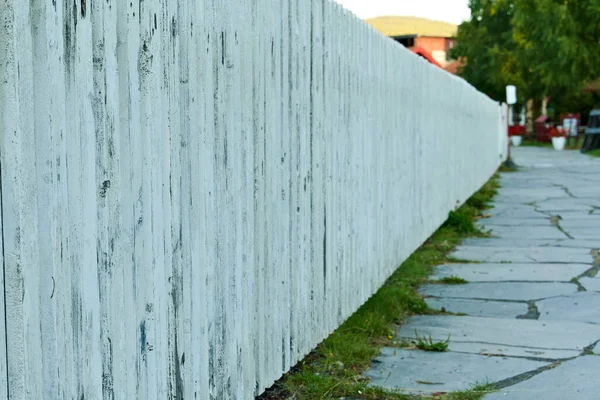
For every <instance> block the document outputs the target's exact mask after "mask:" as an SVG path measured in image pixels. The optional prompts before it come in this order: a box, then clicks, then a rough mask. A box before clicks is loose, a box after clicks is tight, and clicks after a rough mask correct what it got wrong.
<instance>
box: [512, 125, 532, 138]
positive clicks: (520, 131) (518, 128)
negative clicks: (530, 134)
mask: <svg viewBox="0 0 600 400" xmlns="http://www.w3.org/2000/svg"><path fill="white" fill-rule="evenodd" d="M526 133H527V129H526V128H525V127H524V126H523V125H513V126H509V127H508V136H509V137H510V136H525V134H526Z"/></svg>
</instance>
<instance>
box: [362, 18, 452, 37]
mask: <svg viewBox="0 0 600 400" xmlns="http://www.w3.org/2000/svg"><path fill="white" fill-rule="evenodd" d="M365 22H367V23H368V24H370V25H371V26H373V28H375V29H377V30H378V31H379V32H381V33H383V34H384V35H386V36H403V35H417V36H429V37H456V32H457V29H458V28H457V26H456V25H454V24H450V23H448V22H442V21H432V20H430V19H425V18H417V17H377V18H371V19H367V20H365Z"/></svg>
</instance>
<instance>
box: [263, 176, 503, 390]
mask: <svg viewBox="0 0 600 400" xmlns="http://www.w3.org/2000/svg"><path fill="white" fill-rule="evenodd" d="M498 186H499V184H498V177H497V176H495V177H494V178H492V179H491V180H490V181H489V182H487V183H486V184H485V185H484V186H483V187H482V188H481V189H480V190H479V191H478V192H477V193H476V194H475V195H473V197H471V199H469V200H468V201H467V202H466V203H465V205H463V206H462V207H460V208H459V209H457V210H455V211H452V212H451V213H450V215H449V218H448V221H446V223H444V224H443V225H442V226H441V227H440V228H439V229H438V230H437V231H436V232H435V233H434V234H433V235H432V236H431V237H430V238H429V239H428V240H427V241H426V242H425V243H424V244H423V245H422V246H421V247H420V248H419V249H418V250H417V251H416V252H414V253H413V254H412V255H411V256H410V257H409V258H408V259H407V260H406V261H405V262H404V263H402V265H401V266H400V268H398V269H397V270H396V271H395V272H394V273H393V274H392V276H391V277H390V278H389V279H388V280H387V281H386V283H385V284H384V285H383V287H381V289H379V291H377V293H375V294H374V295H373V296H372V297H371V298H370V299H369V300H368V301H367V302H366V303H365V304H364V305H363V306H362V307H361V308H360V309H359V310H358V311H357V312H356V313H354V314H353V315H352V316H351V317H350V318H348V320H346V322H344V323H343V324H342V325H341V326H340V327H339V328H338V329H337V330H336V331H335V332H333V333H332V334H331V335H330V336H329V337H328V338H327V339H325V340H324V341H323V342H322V343H321V344H320V345H319V346H318V347H317V348H316V349H315V350H314V351H312V352H311V353H310V354H309V355H308V356H307V357H306V358H305V359H304V360H303V361H301V362H300V363H299V364H298V365H297V366H296V367H294V368H293V369H292V371H291V372H289V373H288V374H286V376H284V377H283V378H282V379H281V380H280V381H279V382H278V383H277V384H276V385H275V386H274V387H273V388H272V389H271V390H270V391H269V392H267V394H265V395H264V396H263V397H262V398H263V399H269V400H271V399H287V398H294V399H297V400H315V399H339V398H340V397H348V398H355V399H363V400H370V399H382V400H408V399H415V396H408V395H402V394H398V393H391V392H387V391H385V390H383V389H378V388H370V387H368V386H367V383H368V382H367V381H365V379H364V378H363V375H362V373H363V372H364V371H365V370H366V369H367V368H368V367H369V366H370V365H371V362H372V360H373V359H374V358H375V357H376V356H377V355H378V354H379V352H380V349H381V347H383V346H394V347H398V346H397V345H398V343H397V342H396V341H394V327H396V326H397V325H399V324H401V323H402V322H403V321H405V320H406V319H407V318H408V317H409V316H411V315H415V314H431V313H436V311H435V310H431V309H429V308H428V306H427V304H426V303H425V301H424V300H423V298H422V297H421V296H420V295H419V293H418V292H417V288H418V287H419V285H420V284H422V283H426V282H427V281H428V277H429V276H430V275H431V274H432V272H433V269H434V267H435V266H436V265H440V264H444V263H446V262H449V258H448V254H449V253H450V252H451V251H452V250H454V249H455V248H456V246H457V245H458V244H459V243H460V242H461V240H462V239H465V238H467V237H481V236H485V234H484V233H482V232H481V231H479V230H478V229H477V228H476V226H475V225H474V224H473V221H475V219H476V218H477V217H479V216H480V215H481V214H482V212H483V211H484V210H485V209H487V208H488V207H489V203H490V201H491V199H492V197H493V196H494V195H495V194H496V191H497V188H498ZM456 399H458V398H456ZM465 399H468V398H467V397H465Z"/></svg>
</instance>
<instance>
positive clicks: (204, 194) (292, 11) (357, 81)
mask: <svg viewBox="0 0 600 400" xmlns="http://www.w3.org/2000/svg"><path fill="white" fill-rule="evenodd" d="M0 60H1V61H0V170H1V172H0V174H1V176H0V178H1V182H0V188H1V193H0V194H1V196H0V203H1V213H0V225H1V227H2V234H1V235H0V245H1V246H0V248H1V249H2V252H1V253H0V265H1V267H2V271H1V272H2V273H1V274H0V294H1V295H0V398H8V399H10V400H13V399H14V400H16V399H77V400H79V399H104V400H108V399H140V400H142V399H143V400H146V399H148V400H152V399H156V400H159V399H160V400H162V399H219V400H222V399H242V398H245V399H251V398H253V396H254V395H256V394H259V393H261V392H262V391H263V390H264V389H265V388H266V387H268V386H270V385H271V384H272V383H273V382H274V381H275V380H276V379H278V378H279V377H280V376H281V375H282V374H283V373H284V372H285V371H287V370H289V369H290V368H291V366H293V365H294V364H295V363H296V362H297V361H298V360H300V359H301V358H302V357H303V356H304V355H305V354H307V353H308V352H309V351H310V350H311V349H312V348H314V347H315V346H316V344H317V343H319V342H320V341H321V340H322V339H323V338H325V337H326V336H327V335H328V334H329V333H330V332H331V331H333V330H334V329H335V328H336V327H337V326H339V324H340V323H341V322H343V321H344V319H345V318H347V317H348V316H349V315H350V314H351V313H352V312H353V311H355V310H356V309H357V308H358V307H359V306H360V305H361V304H362V303H363V302H364V301H365V300H366V299H367V298H369V296H371V295H372V294H373V293H374V291H375V290H377V288H379V287H380V286H381V284H382V283H383V282H384V281H385V279H386V278H387V277H388V276H389V275H390V274H391V273H392V271H393V270H394V269H395V268H396V267H397V266H398V265H399V264H400V263H401V262H402V261H403V260H404V259H406V258H407V257H408V255H409V254H410V253H411V252H412V251H414V250H415V249H416V248H417V247H418V246H419V245H420V244H421V243H422V242H423V241H424V240H425V239H426V238H427V237H428V236H429V235H430V234H431V233H432V232H433V231H434V230H435V229H436V228H437V227H438V226H439V225H440V224H441V223H442V222H443V221H444V219H445V218H446V215H447V213H448V211H449V210H451V209H453V208H454V207H455V205H456V204H457V203H460V202H462V201H464V200H465V199H466V198H468V197H469V196H470V195H471V194H472V193H473V192H474V191H475V190H476V189H478V188H479V186H480V185H481V184H483V183H484V182H485V181H486V180H487V179H488V178H489V177H490V176H491V174H492V173H493V172H494V171H495V169H496V168H497V166H498V165H499V163H500V162H501V161H502V160H503V159H504V157H505V151H504V149H505V147H506V135H505V125H506V115H505V114H506V110H505V108H502V107H500V106H499V105H497V104H496V103H494V102H493V101H491V100H490V99H488V98H487V97H486V96H484V95H483V94H481V93H479V92H477V91H476V90H474V89H473V88H472V87H471V86H469V85H468V84H466V83H465V82H464V81H462V80H461V79H459V78H456V77H454V76H451V75H449V74H447V73H446V72H444V71H442V70H440V69H437V68H435V67H433V66H431V65H429V64H427V63H426V62H425V61H423V60H421V59H420V58H418V57H415V56H414V55H412V54H411V53H410V52H408V51H406V50H405V49H404V48H402V47H400V46H398V45H397V44H396V43H394V42H393V41H391V40H388V39H386V38H384V37H382V36H381V35H379V34H378V33H376V32H375V31H374V30H373V29H372V28H370V27H369V26H368V25H366V24H364V23H362V22H361V21H359V20H358V19H357V18H356V17H354V16H353V15H351V14H350V13H349V12H347V11H345V10H344V9H342V8H341V7H340V6H338V5H337V4H335V3H332V2H331V1H329V0H309V1H301V0H285V1H280V0H240V1H238V2H236V5H235V9H234V8H232V7H231V5H230V4H227V3H226V2H221V1H208V0H200V1H198V0H196V1H191V0H186V1H177V0H160V1H159V0H143V1H142V0H130V1H119V2H116V1H91V0H85V1H84V0H77V1H73V0H53V1H30V2H27V1H17V0H2V1H0ZM4 377H6V378H4Z"/></svg>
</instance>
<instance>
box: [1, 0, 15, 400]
mask: <svg viewBox="0 0 600 400" xmlns="http://www.w3.org/2000/svg"><path fill="white" fill-rule="evenodd" d="M0 13H2V15H4V16H5V18H6V21H10V20H11V19H12V14H13V4H12V2H4V3H2V4H0ZM13 37H14V33H13V30H12V27H11V25H10V24H3V25H0V43H1V45H0V58H1V59H3V60H5V62H3V63H0V242H1V243H0V249H1V252H0V265H1V271H0V273H1V275H0V281H1V284H0V377H1V378H0V395H1V396H3V398H6V399H8V385H9V376H8V359H7V354H6V351H7V348H8V344H7V326H6V324H7V319H6V317H7V314H6V309H7V307H6V303H5V299H6V288H5V282H4V278H5V275H6V272H5V259H4V249H5V244H4V229H5V225H4V218H3V215H4V212H5V208H4V204H3V201H2V198H3V187H4V185H3V184H2V183H1V182H2V180H3V179H6V178H7V176H6V174H5V169H4V168H2V164H5V163H7V162H8V157H7V153H6V140H7V138H6V135H7V134H8V132H10V131H11V130H13V129H14V108H15V103H16V98H15V97H14V78H13V76H14V68H13V65H14V58H13V52H14V47H13V46H14V44H13Z"/></svg>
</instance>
